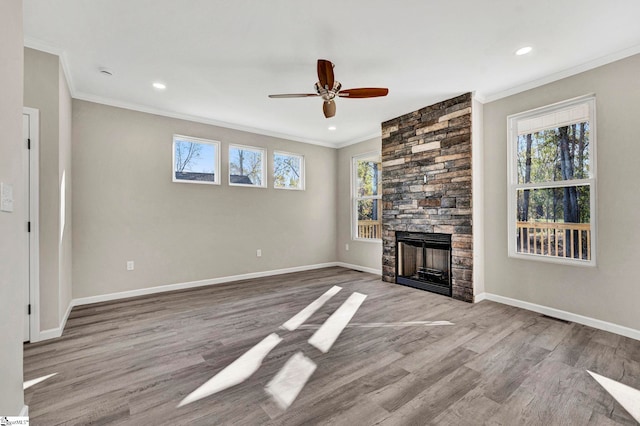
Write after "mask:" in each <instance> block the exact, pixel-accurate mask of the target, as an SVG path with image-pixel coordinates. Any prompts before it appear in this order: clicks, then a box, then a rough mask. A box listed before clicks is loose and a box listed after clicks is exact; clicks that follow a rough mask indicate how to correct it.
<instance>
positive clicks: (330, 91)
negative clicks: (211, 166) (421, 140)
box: [269, 59, 389, 130]
mask: <svg viewBox="0 0 640 426" xmlns="http://www.w3.org/2000/svg"><path fill="white" fill-rule="evenodd" d="M313 87H314V89H315V91H316V93H289V94H279V95H269V97H270V98H306V97H309V96H318V97H320V98H322V101H323V103H322V112H323V113H324V116H325V118H331V117H333V116H334V115H336V103H335V101H334V100H335V99H336V98H338V97H341V98H352V99H356V98H377V97H380V96H387V94H388V93H389V89H387V88H386V87H360V88H355V89H345V90H342V84H341V83H340V82H339V81H338V80H336V79H335V76H334V74H333V63H331V61H328V60H326V59H318V81H317V82H316V83H315V84H314V86H313ZM332 127H333V126H332ZM329 130H335V129H331V128H330V129H329Z"/></svg>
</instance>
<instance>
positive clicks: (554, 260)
mask: <svg viewBox="0 0 640 426" xmlns="http://www.w3.org/2000/svg"><path fill="white" fill-rule="evenodd" d="M509 258H511V259H518V260H531V261H534V262H544V263H551V264H556V265H565V266H577V267H581V268H585V267H586V268H595V267H596V266H597V265H596V261H595V259H591V260H578V259H570V258H564V257H550V256H542V255H539V254H521V253H509Z"/></svg>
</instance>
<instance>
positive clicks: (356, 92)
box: [338, 87, 389, 98]
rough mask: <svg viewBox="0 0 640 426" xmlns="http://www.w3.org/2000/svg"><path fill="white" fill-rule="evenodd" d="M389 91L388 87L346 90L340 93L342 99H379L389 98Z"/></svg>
mask: <svg viewBox="0 0 640 426" xmlns="http://www.w3.org/2000/svg"><path fill="white" fill-rule="evenodd" d="M388 93H389V89H387V88H386V87H362V88H358V89H345V90H341V91H339V92H338V96H340V97H342V98H377V97H378V96H387V94H388Z"/></svg>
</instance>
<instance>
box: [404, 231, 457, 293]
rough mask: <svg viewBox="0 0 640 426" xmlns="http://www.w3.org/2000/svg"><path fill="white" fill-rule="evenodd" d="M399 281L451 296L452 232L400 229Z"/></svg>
mask: <svg viewBox="0 0 640 426" xmlns="http://www.w3.org/2000/svg"><path fill="white" fill-rule="evenodd" d="M396 257H397V258H396V283H398V284H403V285H407V286H410V287H415V288H419V289H422V290H427V291H431V292H434V293H438V294H444V295H445V296H451V235H449V234H437V233H423V232H396Z"/></svg>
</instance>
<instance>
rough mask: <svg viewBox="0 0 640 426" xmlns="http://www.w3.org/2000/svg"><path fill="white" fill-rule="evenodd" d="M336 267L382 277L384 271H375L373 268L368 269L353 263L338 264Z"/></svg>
mask: <svg viewBox="0 0 640 426" xmlns="http://www.w3.org/2000/svg"><path fill="white" fill-rule="evenodd" d="M336 266H341V267H343V268H347V269H353V270H355V271H362V272H368V273H370V274H375V275H382V271H381V270H380V269H373V268H368V267H366V266H360V265H353V264H351V263H344V262H336Z"/></svg>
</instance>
